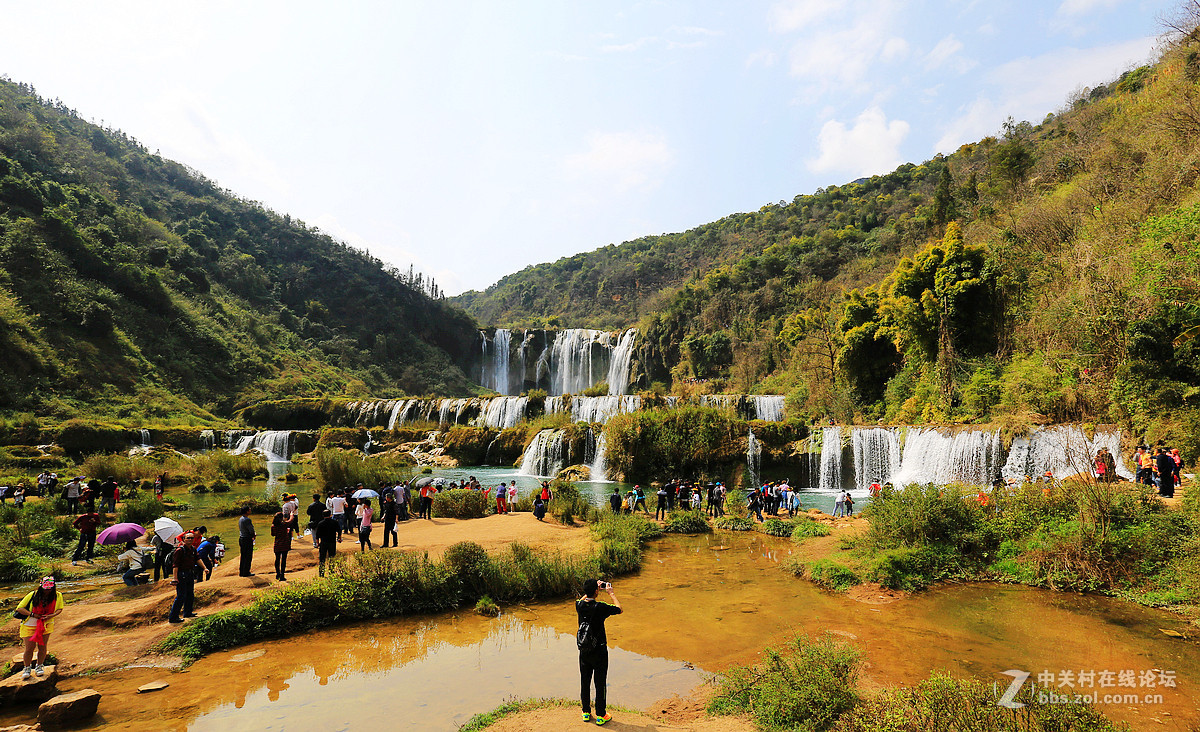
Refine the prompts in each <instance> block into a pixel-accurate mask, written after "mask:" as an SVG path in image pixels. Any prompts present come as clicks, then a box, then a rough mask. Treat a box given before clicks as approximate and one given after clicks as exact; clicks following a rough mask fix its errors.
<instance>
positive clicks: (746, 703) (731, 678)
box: [708, 634, 884, 730]
mask: <svg viewBox="0 0 1200 732" xmlns="http://www.w3.org/2000/svg"><path fill="white" fill-rule="evenodd" d="M764 656H765V657H764V659H763V661H762V663H761V664H759V665H757V666H740V667H735V668H732V669H730V670H729V671H726V672H725V673H723V674H721V675H720V676H719V677H718V680H717V692H716V694H715V695H714V696H713V698H712V700H711V701H710V702H709V704H708V711H709V712H711V713H712V714H720V715H739V716H750V717H752V718H753V719H754V721H755V723H756V724H757V725H758V727H759V728H761V729H766V730H827V729H830V728H831V727H832V726H833V724H834V723H835V722H836V721H837V719H838V717H839V716H841V715H842V714H845V713H846V712H848V711H850V710H851V709H853V708H854V706H855V705H856V704H857V703H858V695H857V693H856V690H855V687H856V685H857V682H858V669H859V666H860V664H861V659H860V658H859V654H858V651H857V650H855V649H854V648H853V647H851V646H849V645H847V644H844V643H839V642H837V641H835V640H834V639H833V636H831V635H828V634H826V635H823V636H821V637H820V638H819V639H817V640H815V641H814V640H810V639H809V638H807V637H805V636H799V637H797V638H794V639H792V640H791V641H790V642H789V643H788V644H787V645H786V646H784V647H783V648H782V649H775V648H768V649H766V651H764ZM877 729H884V727H878V728H877Z"/></svg>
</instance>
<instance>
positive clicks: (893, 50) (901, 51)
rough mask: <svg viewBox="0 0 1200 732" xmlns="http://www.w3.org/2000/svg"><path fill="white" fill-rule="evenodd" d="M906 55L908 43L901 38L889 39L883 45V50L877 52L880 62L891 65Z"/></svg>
mask: <svg viewBox="0 0 1200 732" xmlns="http://www.w3.org/2000/svg"><path fill="white" fill-rule="evenodd" d="M907 55H908V41H906V40H904V39H903V38H898V37H897V38H889V39H888V40H887V43H884V44H883V50H882V51H880V52H879V58H880V60H882V61H886V62H888V63H891V62H893V61H899V60H901V59H903V58H904V57H905V56H907Z"/></svg>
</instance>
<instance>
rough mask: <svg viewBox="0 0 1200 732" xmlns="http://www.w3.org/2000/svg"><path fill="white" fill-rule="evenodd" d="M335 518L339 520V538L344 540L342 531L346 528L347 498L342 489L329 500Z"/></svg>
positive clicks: (330, 509)
mask: <svg viewBox="0 0 1200 732" xmlns="http://www.w3.org/2000/svg"><path fill="white" fill-rule="evenodd" d="M327 505H328V506H329V511H330V512H331V513H332V515H333V520H334V521H337V522H338V535H337V540H338V541H341V540H342V532H343V531H345V530H346V498H345V496H343V495H342V492H341V491H338V492H337V493H334V494H333V495H332V496H330V497H329V501H327Z"/></svg>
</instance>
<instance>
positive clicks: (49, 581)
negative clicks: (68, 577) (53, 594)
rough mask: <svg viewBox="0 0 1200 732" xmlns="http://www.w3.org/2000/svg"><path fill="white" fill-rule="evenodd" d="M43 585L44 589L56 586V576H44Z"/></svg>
mask: <svg viewBox="0 0 1200 732" xmlns="http://www.w3.org/2000/svg"><path fill="white" fill-rule="evenodd" d="M41 585H42V589H43V590H48V589H50V588H52V587H54V578H53V577H43V578H42V582H41Z"/></svg>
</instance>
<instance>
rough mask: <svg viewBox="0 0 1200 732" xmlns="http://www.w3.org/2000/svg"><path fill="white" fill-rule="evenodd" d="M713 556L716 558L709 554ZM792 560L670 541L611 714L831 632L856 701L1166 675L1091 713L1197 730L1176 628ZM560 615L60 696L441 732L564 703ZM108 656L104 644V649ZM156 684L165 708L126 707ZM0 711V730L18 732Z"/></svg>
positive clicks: (612, 631) (569, 664)
mask: <svg viewBox="0 0 1200 732" xmlns="http://www.w3.org/2000/svg"><path fill="white" fill-rule="evenodd" d="M717 546H721V547H725V548H724V549H714V547H717ZM791 549H792V545H791V544H790V543H788V542H786V541H781V540H776V539H772V538H771V537H765V536H762V535H751V536H746V535H739V534H734V535H730V534H718V535H716V536H710V537H704V536H702V537H668V538H664V539H662V540H659V541H656V542H654V543H653V544H652V545H651V546H650V547H649V548H648V549H647V552H646V559H645V568H644V569H643V571H642V572H641V573H640V574H639V575H637V576H633V577H626V578H619V579H617V580H616V581H615V582H614V584H615V585H616V589H617V595H618V597H619V598H620V600H621V603H622V605H623V606H624V608H625V614H623V615H621V616H618V617H615V618H612V619H610V620H609V621H608V624H607V627H608V631H609V639H610V645H611V646H612V648H613V650H612V659H611V670H610V674H609V688H610V697H609V698H610V700H611V701H612V702H613V703H615V704H623V705H626V706H631V707H637V708H645V707H648V706H650V705H651V704H652V703H654V702H655V701H657V700H659V699H663V698H667V697H670V696H672V695H674V694H686V693H687V692H688V691H689V690H690V689H693V688H694V687H695V686H696V685H697V684H699V683H700V682H701V681H703V680H704V678H706V676H707V675H708V674H709V673H710V672H714V671H719V670H721V669H724V668H727V667H729V666H730V665H731V664H737V663H745V662H752V661H754V660H755V659H757V658H758V657H759V654H760V653H761V652H762V649H763V648H764V647H765V646H767V645H771V644H774V643H779V642H781V641H783V640H784V639H785V638H787V637H789V636H790V635H792V634H794V633H810V634H816V633H821V632H824V631H830V632H833V633H835V634H837V635H839V636H841V637H843V638H846V639H847V640H849V641H850V642H852V643H854V644H855V645H856V646H858V647H859V648H861V649H862V651H863V654H864V658H865V664H864V670H863V679H862V683H863V686H864V687H865V688H867V689H873V688H878V687H880V686H883V685H894V684H906V685H907V684H912V683H915V682H917V681H919V680H921V679H923V678H926V677H927V676H928V675H929V673H930V672H931V671H933V670H939V669H940V670H945V671H948V672H950V673H951V674H954V675H957V676H974V677H978V678H983V679H988V680H993V681H996V682H998V683H999V688H1000V689H1001V690H1003V688H1004V687H1005V686H1006V685H1007V683H1008V681H1009V680H1010V679H1009V677H1005V676H1002V675H1001V674H1002V672H1004V671H1006V670H1010V669H1019V670H1025V671H1029V672H1031V673H1032V674H1033V675H1034V677H1035V678H1036V676H1037V675H1038V674H1039V673H1040V672H1043V671H1047V670H1050V671H1053V672H1054V673H1055V675H1056V676H1057V675H1058V673H1059V672H1060V671H1065V670H1070V671H1074V672H1075V673H1078V672H1079V671H1088V670H1091V671H1095V672H1097V673H1099V672H1101V671H1112V672H1114V674H1115V673H1117V672H1119V671H1123V670H1133V671H1136V672H1139V673H1140V672H1143V671H1148V670H1151V669H1161V670H1165V671H1174V672H1175V679H1176V687H1175V688H1163V687H1156V688H1154V689H1147V688H1135V689H1121V688H1113V689H1103V690H1101V689H1099V687H1098V686H1097V687H1094V688H1091V689H1088V688H1081V691H1104V692H1134V693H1161V694H1162V696H1163V702H1162V703H1154V704H1142V705H1117V704H1106V705H1101V706H1102V708H1103V709H1104V711H1105V712H1106V713H1108V714H1109V715H1110V716H1113V717H1115V718H1117V719H1121V720H1125V721H1128V722H1129V723H1130V724H1131V726H1132V727H1133V729H1135V730H1136V729H1147V728H1153V729H1168V730H1169V729H1178V730H1186V729H1189V727H1190V725H1192V724H1196V723H1200V709H1198V707H1200V661H1198V659H1197V653H1196V651H1197V646H1196V643H1195V642H1194V641H1191V640H1181V639H1177V638H1172V637H1168V636H1167V635H1165V634H1164V633H1162V632H1161V630H1160V629H1166V630H1174V631H1178V632H1181V633H1184V634H1187V635H1190V634H1191V632H1192V631H1194V627H1191V626H1188V625H1187V624H1186V623H1185V622H1183V621H1181V620H1180V619H1178V618H1176V617H1174V616H1172V615H1169V614H1166V613H1162V612H1159V611H1154V610H1149V609H1146V608H1141V607H1138V606H1135V605H1132V604H1129V603H1125V602H1122V601H1119V600H1113V599H1110V598H1104V597H1095V596H1080V595H1066V594H1058V593H1052V592H1048V591H1042V590H1035V589H1030V588H1025V587H1017V586H1003V585H984V584H972V585H953V586H945V587H940V588H937V589H934V590H932V591H929V592H925V593H921V594H918V595H915V596H912V597H909V598H906V599H903V600H900V601H898V602H894V603H891V604H886V605H868V604H864V603H860V602H856V601H854V600H851V599H849V598H847V597H845V596H843V595H836V594H831V593H827V592H824V591H821V590H819V589H817V588H815V587H814V586H812V585H810V584H809V583H806V582H803V581H800V580H797V579H795V578H794V577H792V576H791V575H789V574H788V573H786V572H784V571H782V570H781V569H780V568H779V567H778V563H779V562H780V561H782V560H784V559H786V558H787V556H788V554H789V553H790V551H791ZM575 624H576V622H575V616H574V609H573V605H572V604H571V602H569V601H562V602H552V603H531V604H528V605H521V606H515V607H509V608H505V612H504V614H503V615H502V616H501V617H500V618H498V619H487V618H481V617H479V616H476V615H474V614H472V613H470V612H466V611H464V612H459V613H449V614H443V615H437V616H429V617H421V618H405V619H396V620H391V621H380V622H373V623H363V624H357V625H353V626H344V627H339V628H334V629H326V630H320V631H315V632H312V633H304V634H299V635H297V636H295V637H292V638H288V639H284V640H278V641H271V642H265V643H256V644H251V645H248V646H244V647H240V648H237V649H233V650H230V651H227V652H223V653H217V654H213V655H212V656H210V657H207V658H205V659H203V660H201V661H199V662H198V663H196V664H195V665H193V666H192V667H191V669H189V670H188V671H186V672H172V671H169V670H165V669H160V668H145V667H143V668H127V669H123V670H120V671H116V672H112V673H106V674H100V675H96V676H92V677H86V678H74V679H69V680H66V681H64V682H63V683H61V684H60V688H62V689H63V690H74V689H79V688H85V687H91V688H94V689H96V690H98V691H100V692H102V693H103V694H104V700H103V702H102V703H101V707H100V715H99V716H98V717H97V718H96V720H95V722H94V723H93V725H92V727H91V728H101V727H105V728H107V727H109V726H111V727H113V728H117V727H119V728H122V729H128V730H185V729H194V730H222V731H230V730H242V729H245V730H310V729H311V730H342V729H344V730H357V729H371V728H376V727H379V728H384V727H385V726H386V728H390V729H406V730H407V729H411V730H453V729H456V728H457V727H458V726H459V725H461V724H462V723H463V722H465V721H466V720H467V719H469V718H470V717H471V715H473V714H476V713H478V712H482V711H486V710H488V709H491V708H493V707H495V706H497V705H498V704H500V703H502V702H503V701H505V700H506V699H509V698H512V697H542V696H559V697H568V698H574V697H575V695H576V693H577V689H578V682H577V675H576V667H575V655H576V652H575V648H574V632H575ZM114 641H115V642H119V641H118V640H117V639H114ZM156 680H163V681H166V682H168V683H169V684H170V686H169V688H167V689H166V690H164V691H160V692H156V693H151V694H142V695H139V694H136V693H135V691H136V689H137V687H138V686H140V685H142V684H145V683H148V682H151V681H156ZM28 716H29V715H28V714H25V715H21V714H14V713H13V712H11V711H9V710H5V711H4V712H3V713H2V714H0V723H4V724H8V723H13V722H16V721H22V720H23V719H24V720H27V719H28Z"/></svg>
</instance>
